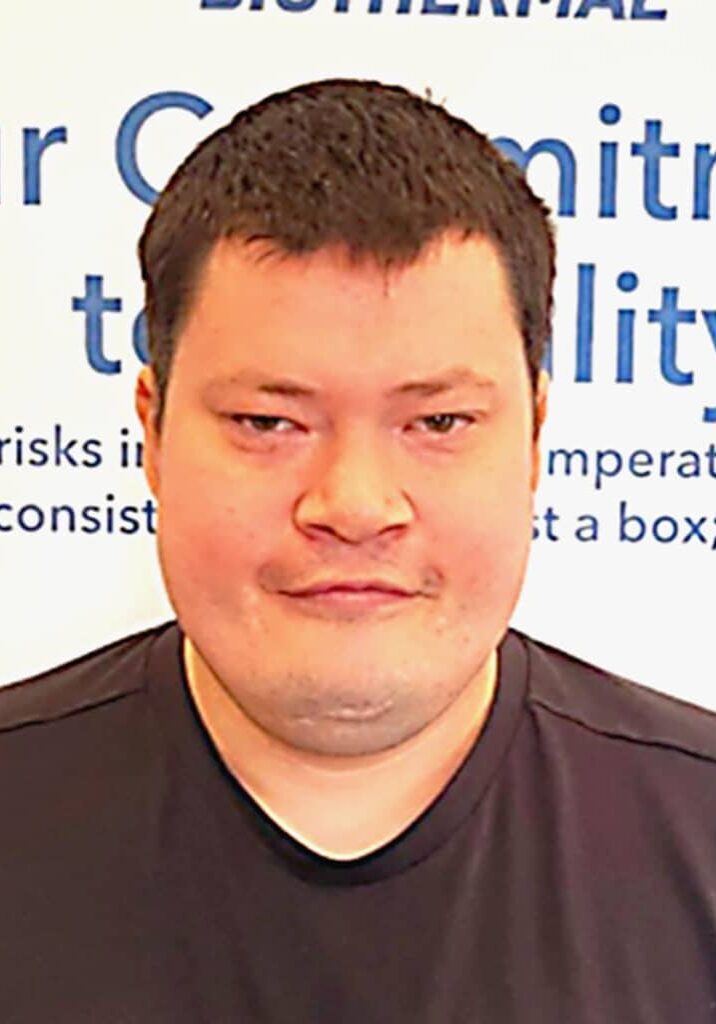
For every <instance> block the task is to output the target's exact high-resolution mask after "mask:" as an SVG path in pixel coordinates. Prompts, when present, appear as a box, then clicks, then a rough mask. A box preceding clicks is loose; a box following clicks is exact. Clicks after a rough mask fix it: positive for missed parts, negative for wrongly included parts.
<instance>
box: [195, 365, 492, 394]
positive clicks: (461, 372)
mask: <svg viewBox="0 0 716 1024" xmlns="http://www.w3.org/2000/svg"><path fill="white" fill-rule="evenodd" d="M210 387H211V389H212V390H214V388H221V389H222V390H223V388H225V387H227V388H228V387H243V388H251V389H252V390H255V391H259V392H260V393H261V394H264V395H278V396H280V397H282V398H315V397H316V396H317V394H318V392H317V391H316V389H315V388H311V387H308V386H307V385H306V384H301V383H299V382H298V381H295V380H291V379H290V378H287V377H278V378H270V377H268V378H265V377H262V376H261V375H259V374H256V373H253V372H251V371H244V372H242V373H237V374H232V375H231V376H230V377H227V378H226V379H225V380H222V381H214V382H213V383H212V384H211V385H210ZM459 387H471V388H479V389H481V390H492V389H493V388H494V387H495V382H494V380H491V379H489V378H488V377H483V376H480V374H478V373H475V371H474V370H471V369H470V368H469V367H467V366H456V367H453V368H451V369H449V370H446V371H445V372H444V373H441V374H439V375H438V376H436V377H426V378H424V379H416V380H409V381H406V382H405V383H404V384H398V385H397V386H396V387H394V388H390V390H389V391H388V396H390V397H392V396H403V395H417V396H418V397H420V398H432V397H433V396H435V395H441V394H444V393H445V392H447V391H452V390H454V389H455V388H459Z"/></svg>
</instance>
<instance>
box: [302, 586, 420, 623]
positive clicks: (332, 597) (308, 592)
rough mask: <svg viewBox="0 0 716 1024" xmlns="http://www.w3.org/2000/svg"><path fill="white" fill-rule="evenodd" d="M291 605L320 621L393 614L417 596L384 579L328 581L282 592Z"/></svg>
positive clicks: (414, 592)
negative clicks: (383, 611) (376, 613)
mask: <svg viewBox="0 0 716 1024" xmlns="http://www.w3.org/2000/svg"><path fill="white" fill-rule="evenodd" d="M282 593H283V596H284V597H287V598H288V599H289V600H290V601H291V602H292V603H293V604H294V606H295V607H296V608H297V609H298V610H301V611H303V612H305V613H307V614H309V615H316V616H318V617H320V618H356V617H358V616H360V615H364V614H367V613H370V612H375V611H379V610H383V609H384V610H386V611H395V610H397V609H399V608H402V607H404V606H405V605H407V604H409V603H410V602H411V601H414V600H415V598H417V597H418V596H419V594H418V593H417V592H416V591H411V590H408V589H406V588H404V587H402V586H400V585H398V584H394V583H389V582H386V581H384V580H331V581H324V582H319V583H315V584H312V585H310V586H308V587H302V588H300V589H297V590H289V591H283V592H282Z"/></svg>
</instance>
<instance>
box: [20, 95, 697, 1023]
mask: <svg viewBox="0 0 716 1024" xmlns="http://www.w3.org/2000/svg"><path fill="white" fill-rule="evenodd" d="M140 250H141V260H142V269H143V273H144V277H145V281H146V285H147V312H148V322H149V330H150V338H151V357H152V363H151V368H150V369H147V370H145V371H144V372H143V373H142V374H141V375H140V378H139V382H138V386H137V395H136V401H137V409H138V412H139V416H140V418H141V421H142V423H143V426H144V431H145V468H146V473H147V478H148V481H149V484H150V487H151V489H152V491H153V492H154V494H155V496H156V498H157V501H158V506H159V530H158V533H159V553H160V558H161V563H162V568H163V572H164V577H165V580H166V584H167V589H168V592H169V595H170V598H171V600H172V603H173V605H174V607H175V609H176V613H177V618H178V625H176V624H170V625H168V626H165V627H163V628H161V629H155V630H150V631H148V632H146V633H143V634H142V635H140V636H136V637H130V638H127V639H125V640H123V641H121V642H119V643H115V644H112V645H111V646H109V647H107V648H105V649H103V650H102V651H99V652H95V653H93V654H90V655H87V656H85V657H83V658H81V659H79V660H78V661H76V662H74V663H72V664H70V665H68V666H65V667H63V668H61V669H57V670H55V671H54V672H51V673H49V674H46V675H45V676H44V677H43V678H42V679H41V680H35V681H32V682H26V683H21V684H18V685H16V686H14V687H10V688H9V689H8V690H6V691H5V692H4V693H3V694H2V696H1V698H0V708H1V710H0V721H1V722H2V729H3V732H2V734H1V735H0V771H2V776H3V778H4V779H5V781H6V785H5V787H4V793H3V798H2V821H3V823H4V825H5V836H4V839H3V844H2V848H3V853H2V857H3V872H2V879H3V883H2V884H3V890H2V903H1V905H2V908H3V918H4V922H5V931H6V935H5V943H4V952H3V958H2V969H1V970H2V985H0V1002H3V1001H4V1009H3V1013H2V1020H3V1022H4V1024H10V1022H12V1024H38V1022H44V1021H52V1022H53V1024H54V1022H72V1024H83V1022H90V1021H92V1022H100V1024H120V1022H122V1024H129V1022H131V1024H165V1022H166V1024H183V1022H187V1024H189V1022H191V1024H203V1022H211V1024H218V1022H225V1021H226V1022H228V1021H247V1022H267V1024H272V1022H292V1024H295V1022H319V1021H320V1022H323V1021H325V1022H331V1024H333V1022H336V1024H338V1022H340V1024H384V1022H386V1024H387V1022H410V1024H421V1022H426V1024H427V1022H429V1024H448V1022H451V1024H452V1022H454V1024H468V1022H469V1024H472V1022H487V1024H518V1022H519V1024H523V1022H527V1021H529V1022H540V1024H541V1022H543V1024H563V1022H564V1024H567V1022H569V1024H605V1022H629V1024H632V1022H633V1024H637V1022H638V1024H667V1022H668V1024H701V1022H704V1024H705V1022H707V1021H716V856H715V855H716V794H715V789H716V787H715V783H716V770H715V769H716V765H715V762H716V730H715V729H714V718H713V717H712V716H711V715H709V714H707V713H706V712H700V711H698V710H696V709H693V708H689V707H687V706H685V705H682V704H679V703H678V702H676V701H673V700H671V699H669V698H667V697H663V696H660V695H657V694H654V693H650V692H649V691H646V690H641V689H640V688H638V687H636V686H634V685H633V684H629V683H625V682H623V681H620V680H617V679H614V678H612V677H609V676H607V675H606V674H604V673H601V672H599V671H598V670H596V669H594V668H591V667H589V666H587V665H585V664H583V663H580V662H578V661H576V660H575V659H573V658H570V657H568V656H566V655H564V654H561V653H559V652H557V651H554V650H551V649H548V648H546V647H544V646H543V645H541V644H538V643H535V642H533V641H531V640H529V639H527V638H526V637H524V636H521V635H520V634H517V633H515V632H513V631H510V630H508V622H509V618H510V615H511V612H512V609H513V607H514V604H515V602H516V600H517V596H518V593H519V590H520V586H521V582H522V578H523V573H524V569H525V563H526V559H527V553H528V545H529V540H530V535H531V517H532V498H533V494H534V489H535V486H536V483H537V477H538V467H539V457H538V451H537V443H538V437H539V431H540V426H541V424H542V421H543V418H544V414H545V395H546V385H545V378H544V375H543V374H542V373H541V371H540V364H541V360H542V352H543V346H544V342H545V339H546V337H547V334H548V331H549V319H550V307H551V287H552V279H553V270H554V251H553V238H552V231H551V228H550V225H549V222H548V219H547V215H546V212H545V210H544V208H543V206H542V204H541V203H540V202H539V201H538V200H537V199H536V198H535V197H534V196H533V195H532V194H531V192H530V191H529V189H528V187H527V185H526V184H525V182H524V180H523V179H522V177H521V175H520V173H519V172H518V170H517V169H516V168H515V167H513V166H512V165H510V164H509V163H507V162H506V161H504V160H503V159H502V158H501V157H500V156H499V154H497V152H496V151H495V150H494V149H493V148H492V147H491V146H490V145H489V144H488V143H487V141H486V140H485V138H484V137H483V136H481V135H479V134H477V133H476V132H475V131H473V130H472V129H471V128H470V127H468V126H467V125H466V124H464V123H463V122H461V121H458V120H456V119H454V118H452V117H450V116H449V115H448V114H447V113H446V112H445V111H444V110H442V109H441V108H439V107H437V106H434V105H432V104H431V103H428V102H426V101H424V100H421V99H419V98H417V97H415V96H412V95H410V94H409V93H407V92H406V91H404V90H402V89H399V88H387V87H384V86H380V85H377V84H371V83H359V82H348V81H346V82H343V81H333V82H323V83H316V84H312V85H307V86H304V87H301V88H297V89H294V90H292V91H290V92H287V93H285V94H282V95H278V96H273V97H271V98H269V99H268V100H266V101H264V102H263V103H260V104H258V105H257V106H255V107H253V108H251V109H249V110H247V111H245V112H243V113H241V114H239V115H238V117H237V118H236V119H235V120H234V121H233V122H232V123H231V124H230V125H229V126H227V127H226V128H225V129H223V130H221V131H220V132H218V133H217V134H216V135H214V136H213V137H211V138H210V139H208V140H207V141H206V142H204V143H203V144H202V145H201V146H200V147H199V148H198V150H197V151H196V152H195V153H193V154H192V155H191V156H190V157H189V158H188V160H187V161H186V162H185V163H184V164H183V165H182V167H180V168H179V170H178V171H177V172H176V174H175V175H174V177H173V179H172V180H171V182H170V183H169V185H168V186H167V189H166V190H165V192H164V194H163V195H162V196H161V198H160V200H159V202H158V204H157V206H156V208H155V210H154V212H153V214H152V217H151V218H150V221H149V224H148V226H147V229H146V231H145V234H144V236H143V239H142V242H141V246H140ZM546 599H548V598H547V596H546Z"/></svg>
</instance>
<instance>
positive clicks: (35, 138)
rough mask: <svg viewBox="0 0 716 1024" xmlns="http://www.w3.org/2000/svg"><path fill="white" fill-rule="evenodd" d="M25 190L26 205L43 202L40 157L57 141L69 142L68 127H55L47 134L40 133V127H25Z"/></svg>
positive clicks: (24, 199)
mask: <svg viewBox="0 0 716 1024" xmlns="http://www.w3.org/2000/svg"><path fill="white" fill-rule="evenodd" d="M22 135H23V143H24V146H23V153H24V160H23V165H24V176H25V192H24V197H23V202H24V203H25V205H26V206H36V205H38V204H39V203H41V202H42V200H41V198H40V158H41V157H42V154H43V153H44V152H45V150H46V149H49V147H50V146H54V145H55V143H57V142H67V129H66V128H64V127H57V128H53V129H52V130H51V131H49V132H48V133H47V135H40V129H39V128H24V129H23V132H22Z"/></svg>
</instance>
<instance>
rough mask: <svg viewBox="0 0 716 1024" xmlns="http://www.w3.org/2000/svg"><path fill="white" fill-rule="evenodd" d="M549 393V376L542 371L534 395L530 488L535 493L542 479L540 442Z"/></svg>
mask: <svg viewBox="0 0 716 1024" xmlns="http://www.w3.org/2000/svg"><path fill="white" fill-rule="evenodd" d="M548 391H549V374H548V373H547V371H546V370H540V372H539V375H538V377H537V384H536V387H535V393H534V413H533V416H534V420H533V423H534V426H533V430H532V476H531V480H530V486H531V488H532V490H533V491H536V490H537V484H538V483H539V477H540V464H541V459H540V446H539V440H540V435H541V433H542V427H543V425H544V421H545V419H546V418H547V394H548Z"/></svg>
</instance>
